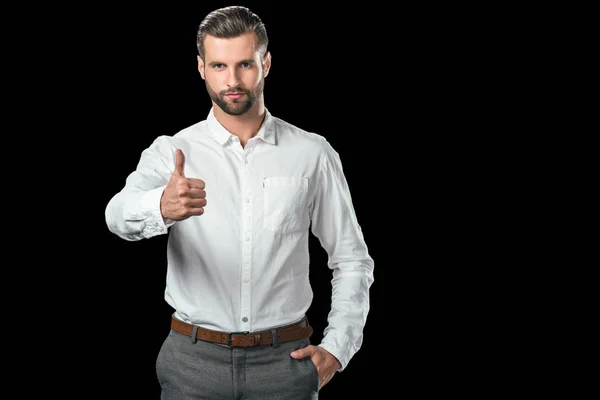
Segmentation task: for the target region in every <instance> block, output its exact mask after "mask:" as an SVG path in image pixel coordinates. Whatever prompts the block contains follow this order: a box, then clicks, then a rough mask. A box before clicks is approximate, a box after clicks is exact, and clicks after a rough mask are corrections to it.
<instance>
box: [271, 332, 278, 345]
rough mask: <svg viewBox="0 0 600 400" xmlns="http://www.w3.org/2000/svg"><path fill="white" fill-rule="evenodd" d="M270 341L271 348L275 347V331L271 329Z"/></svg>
mask: <svg viewBox="0 0 600 400" xmlns="http://www.w3.org/2000/svg"><path fill="white" fill-rule="evenodd" d="M271 341H272V342H273V343H272V346H273V347H277V329H271Z"/></svg>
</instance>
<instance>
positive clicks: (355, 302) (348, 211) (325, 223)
mask: <svg viewBox="0 0 600 400" xmlns="http://www.w3.org/2000/svg"><path fill="white" fill-rule="evenodd" d="M311 221H312V227H311V230H312V232H313V234H314V235H315V236H316V237H317V238H318V239H319V241H320V243H321V246H322V247H323V249H324V250H325V251H326V252H327V255H328V267H329V268H330V269H332V271H333V278H332V299H331V311H330V312H329V315H328V318H327V321H328V325H327V327H326V328H325V330H324V335H323V340H322V341H321V343H320V346H322V347H323V348H325V349H326V350H327V351H329V352H330V353H331V354H333V355H334V356H335V357H336V358H337V359H338V360H339V362H340V364H341V368H340V370H339V371H342V370H344V369H345V368H346V366H347V365H348V362H349V361H350V359H351V358H352V356H354V354H355V353H356V352H357V351H358V350H359V349H360V347H361V345H362V341H363V329H364V326H365V323H366V319H367V314H368V312H369V290H370V287H371V285H372V283H373V280H374V277H373V268H374V262H373V259H372V258H371V257H370V255H369V252H368V249H367V246H366V244H365V240H364V237H363V233H362V231H361V228H360V225H359V224H358V220H357V216H356V213H355V210H354V206H353V204H352V199H351V196H350V190H349V187H348V183H347V181H346V178H345V176H344V172H343V169H342V164H341V160H340V157H339V155H338V153H337V152H336V151H335V150H334V149H333V148H332V147H331V145H330V144H329V143H328V142H327V141H324V147H323V149H322V154H321V157H320V168H319V172H318V178H317V187H316V190H315V198H314V202H313V205H312V208H311Z"/></svg>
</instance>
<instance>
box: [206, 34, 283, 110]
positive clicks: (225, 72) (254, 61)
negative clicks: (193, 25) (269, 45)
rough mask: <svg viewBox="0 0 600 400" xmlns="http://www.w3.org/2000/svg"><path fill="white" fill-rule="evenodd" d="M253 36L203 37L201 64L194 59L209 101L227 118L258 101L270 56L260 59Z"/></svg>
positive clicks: (261, 93)
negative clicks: (227, 115)
mask: <svg viewBox="0 0 600 400" xmlns="http://www.w3.org/2000/svg"><path fill="white" fill-rule="evenodd" d="M255 37H256V36H255V34H254V33H249V34H245V35H242V36H239V37H236V38H232V39H220V38H216V37H214V36H207V37H206V38H205V39H204V58H205V60H204V62H203V61H202V59H200V57H198V70H199V71H200V75H202V78H203V79H204V81H205V84H206V90H207V91H208V94H209V96H210V98H211V99H212V101H213V102H214V103H215V104H216V105H217V106H218V107H219V108H220V109H222V110H223V111H224V112H225V113H227V114H229V115H242V114H244V113H246V112H248V110H250V109H251V108H252V107H253V106H254V105H255V104H256V102H257V101H258V100H259V99H261V98H262V95H263V90H264V85H265V77H266V76H267V74H268V73H269V68H270V65H271V55H270V54H269V53H267V54H266V55H265V57H264V58H263V57H261V55H260V53H259V51H258V50H257V49H256V45H255Z"/></svg>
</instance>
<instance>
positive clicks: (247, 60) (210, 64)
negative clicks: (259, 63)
mask: <svg viewBox="0 0 600 400" xmlns="http://www.w3.org/2000/svg"><path fill="white" fill-rule="evenodd" d="M244 63H248V64H256V61H254V59H253V58H248V59H246V60H241V61H239V62H238V63H237V64H238V65H239V64H244ZM217 64H226V63H224V62H221V61H211V62H209V63H208V65H209V66H211V67H214V66H215V65H217Z"/></svg>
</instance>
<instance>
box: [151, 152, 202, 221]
mask: <svg viewBox="0 0 600 400" xmlns="http://www.w3.org/2000/svg"><path fill="white" fill-rule="evenodd" d="M184 163H185V156H184V155H183V152H182V151H181V150H180V149H177V150H176V152H175V170H174V171H173V173H172V174H171V179H169V183H168V184H167V187H166V188H165V190H164V191H163V194H162V197H161V198H160V212H161V214H162V216H163V218H165V219H170V220H173V221H182V220H184V219H187V218H189V217H191V216H192V215H202V214H204V206H206V191H204V187H205V184H204V181H203V180H201V179H195V178H186V177H185V175H184V172H183V169H184V168H183V166H184Z"/></svg>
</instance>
